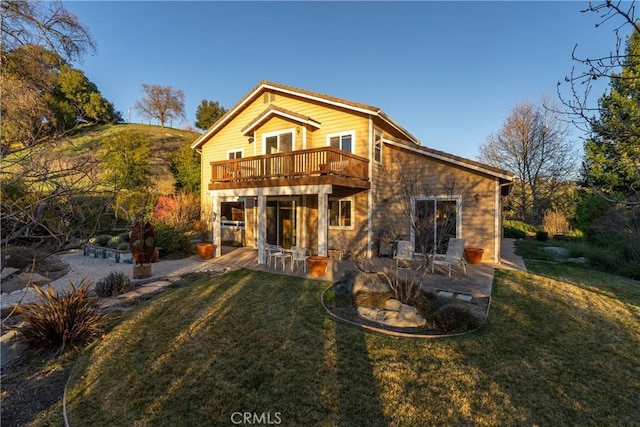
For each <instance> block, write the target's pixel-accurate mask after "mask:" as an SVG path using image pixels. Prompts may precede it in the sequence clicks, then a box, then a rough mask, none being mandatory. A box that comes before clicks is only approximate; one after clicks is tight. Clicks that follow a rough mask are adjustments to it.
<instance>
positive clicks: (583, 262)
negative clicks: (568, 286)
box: [567, 256, 589, 265]
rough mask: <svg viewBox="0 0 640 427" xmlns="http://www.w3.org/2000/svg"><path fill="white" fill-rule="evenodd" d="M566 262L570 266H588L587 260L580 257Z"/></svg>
mask: <svg viewBox="0 0 640 427" xmlns="http://www.w3.org/2000/svg"><path fill="white" fill-rule="evenodd" d="M567 262H568V263H571V264H580V265H585V264H589V259H588V258H585V257H583V256H581V257H578V258H568V259H567Z"/></svg>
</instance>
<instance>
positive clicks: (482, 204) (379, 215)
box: [192, 81, 513, 263]
mask: <svg viewBox="0 0 640 427" xmlns="http://www.w3.org/2000/svg"><path fill="white" fill-rule="evenodd" d="M192 148H194V149H197V150H199V151H200V152H201V154H202V200H203V203H204V204H209V203H210V204H212V205H211V206H212V208H213V212H214V217H215V221H214V223H215V226H214V239H215V242H214V243H216V245H217V251H218V254H219V251H220V246H221V245H220V243H221V240H223V239H224V238H225V237H224V236H223V233H228V232H229V231H235V232H236V233H237V234H236V239H238V238H239V237H237V236H242V237H241V238H242V239H243V241H244V243H245V245H246V246H249V247H255V248H257V249H258V260H259V262H260V263H264V262H265V251H264V248H265V245H266V244H277V245H281V246H283V247H285V248H286V247H289V246H293V245H298V246H304V247H307V248H309V249H310V250H311V251H312V252H313V253H315V254H319V255H327V253H328V250H329V249H331V248H337V249H348V250H355V251H365V253H366V254H367V255H369V256H373V255H375V254H376V253H377V250H378V245H379V243H380V240H381V238H383V237H385V236H393V237H396V238H403V239H407V240H411V241H413V242H414V244H415V246H416V248H422V247H424V248H425V249H424V250H426V251H429V252H431V251H432V250H434V249H439V248H434V247H433V246H434V245H435V246H438V244H439V243H436V242H440V243H441V242H443V241H446V240H447V239H448V238H449V237H459V238H464V239H465V241H466V243H467V245H468V246H474V247H481V248H483V249H484V250H485V252H484V259H485V260H487V261H491V262H499V253H500V240H501V239H500V237H501V230H502V215H501V212H502V197H503V196H504V195H506V194H507V193H508V191H509V188H510V185H511V183H512V181H513V174H511V173H509V172H507V171H504V170H500V169H497V168H494V167H491V166H488V165H485V164H482V163H479V162H476V161H473V160H468V159H464V158H461V157H457V156H453V155H451V154H447V153H444V152H440V151H436V150H432V149H429V148H426V147H423V146H421V145H420V142H419V141H418V139H417V138H416V137H414V136H413V135H412V134H411V133H409V132H408V131H407V130H406V129H404V128H403V127H402V126H400V125H399V124H398V123H396V122H395V121H394V120H393V119H391V118H390V117H389V116H387V115H386V114H385V113H384V112H383V111H382V110H380V109H379V108H377V107H372V106H369V105H364V104H359V103H357V102H352V101H348V100H344V99H340V98H335V97H332V96H327V95H323V94H319V93H314V92H310V91H307V90H302V89H296V88H293V87H289V86H284V85H280V84H276V83H271V82H267V81H263V82H261V83H260V84H258V85H257V86H256V87H255V88H253V89H252V90H251V91H250V92H249V93H248V94H247V95H246V96H245V97H244V98H242V99H241V100H240V101H239V102H238V103H237V104H236V105H234V106H233V107H232V108H231V109H229V111H228V112H227V113H226V114H225V115H223V116H222V117H221V118H220V119H218V121H217V122H216V123H214V124H213V125H212V126H211V127H210V128H209V129H207V131H206V132H204V133H203V134H202V136H201V137H199V138H198V139H197V140H196V141H195V142H194V143H193V144H192ZM416 224H420V225H421V229H420V230H418V228H417V225H416ZM424 224H433V227H431V228H429V227H427V229H428V230H429V231H428V233H427V234H428V236H426V237H425V236H424V233H423V232H422V230H424V227H423V225H424ZM419 239H422V241H423V242H424V244H422V245H421V244H420V243H421V242H419V241H417V240H419ZM428 246H431V247H428Z"/></svg>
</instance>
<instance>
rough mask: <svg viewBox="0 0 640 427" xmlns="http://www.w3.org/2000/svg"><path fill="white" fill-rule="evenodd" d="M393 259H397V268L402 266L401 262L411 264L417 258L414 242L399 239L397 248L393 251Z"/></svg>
mask: <svg viewBox="0 0 640 427" xmlns="http://www.w3.org/2000/svg"><path fill="white" fill-rule="evenodd" d="M393 259H395V260H396V268H400V262H404V263H405V264H409V267H411V262H412V261H414V260H415V249H414V247H413V243H411V242H410V241H408V240H398V243H397V245H396V250H395V251H393Z"/></svg>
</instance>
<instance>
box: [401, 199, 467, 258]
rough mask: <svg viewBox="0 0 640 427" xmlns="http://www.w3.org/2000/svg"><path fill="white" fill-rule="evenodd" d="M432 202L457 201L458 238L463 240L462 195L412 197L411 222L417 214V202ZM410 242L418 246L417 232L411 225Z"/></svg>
mask: <svg viewBox="0 0 640 427" xmlns="http://www.w3.org/2000/svg"><path fill="white" fill-rule="evenodd" d="M422 200H430V201H433V200H435V201H443V202H446V201H455V202H456V238H458V239H462V196H461V195H453V196H452V195H441V196H413V197H411V222H413V218H414V217H415V214H416V201H422ZM409 228H410V230H409V240H411V243H413V245H414V247H415V244H416V236H415V234H416V233H415V231H414V229H413V227H412V226H411V224H409Z"/></svg>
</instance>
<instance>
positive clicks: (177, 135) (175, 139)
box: [68, 124, 200, 193]
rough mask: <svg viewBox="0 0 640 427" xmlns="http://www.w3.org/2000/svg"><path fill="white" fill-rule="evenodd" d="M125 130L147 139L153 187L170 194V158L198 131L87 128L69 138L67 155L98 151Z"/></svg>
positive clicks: (130, 126) (121, 126) (136, 126)
mask: <svg viewBox="0 0 640 427" xmlns="http://www.w3.org/2000/svg"><path fill="white" fill-rule="evenodd" d="M125 130H136V131H138V132H142V133H144V134H146V135H148V136H149V139H150V140H151V143H152V146H153V149H152V151H153V157H152V158H151V171H152V172H151V173H152V180H153V181H154V187H156V188H157V190H158V192H160V193H170V192H172V191H173V184H174V179H173V175H172V174H171V170H170V169H169V165H170V161H169V156H170V155H171V153H172V152H173V151H175V150H176V149H178V148H179V147H181V146H183V145H190V144H191V143H192V142H193V141H195V140H196V138H197V137H198V136H199V135H200V134H198V133H197V132H191V131H187V130H181V129H174V128H168V127H165V128H163V127H160V126H155V125H143V124H117V125H99V126H87V127H83V128H81V129H79V130H78V131H77V132H75V133H74V134H73V135H71V136H70V137H69V142H70V143H69V144H68V150H69V151H68V152H69V154H70V155H78V154H82V153H84V152H87V151H89V150H92V151H94V150H99V149H100V142H101V141H102V140H103V139H104V138H106V137H109V136H111V135H114V134H118V133H120V132H123V131H125Z"/></svg>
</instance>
